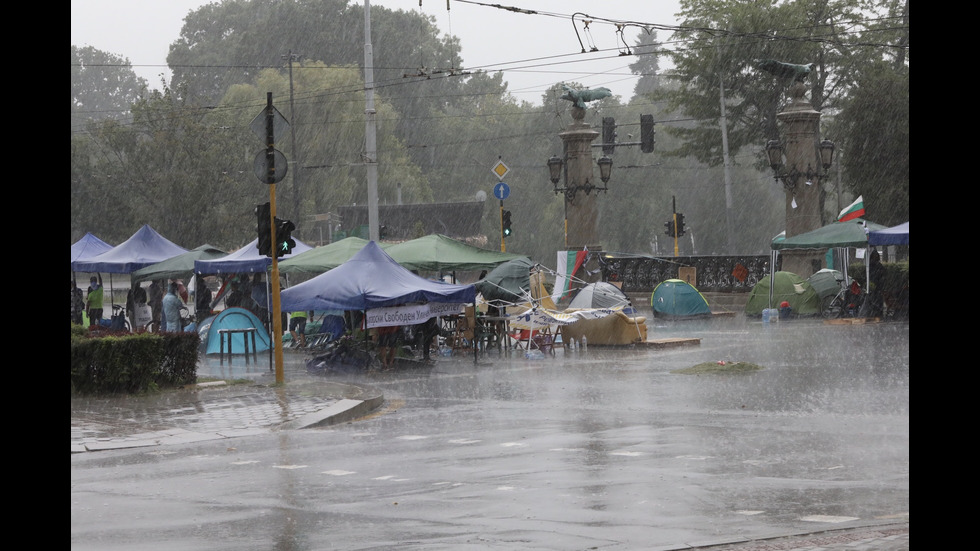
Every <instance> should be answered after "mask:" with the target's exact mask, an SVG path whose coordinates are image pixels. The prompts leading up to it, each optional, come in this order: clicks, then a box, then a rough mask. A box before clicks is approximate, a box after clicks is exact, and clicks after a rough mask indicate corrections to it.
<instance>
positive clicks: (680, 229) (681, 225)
mask: <svg viewBox="0 0 980 551" xmlns="http://www.w3.org/2000/svg"><path fill="white" fill-rule="evenodd" d="M684 230H685V228H684V215H683V214H681V213H679V212H678V213H677V237H680V236H682V235H684Z"/></svg>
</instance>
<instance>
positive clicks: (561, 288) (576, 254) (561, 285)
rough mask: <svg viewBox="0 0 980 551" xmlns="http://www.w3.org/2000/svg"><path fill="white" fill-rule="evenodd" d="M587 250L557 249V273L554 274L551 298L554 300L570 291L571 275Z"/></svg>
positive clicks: (583, 260) (576, 269)
mask: <svg viewBox="0 0 980 551" xmlns="http://www.w3.org/2000/svg"><path fill="white" fill-rule="evenodd" d="M588 254H589V251H587V250H585V251H558V275H557V276H555V288H554V290H553V291H552V292H551V299H552V300H553V301H555V302H558V301H559V300H561V299H563V298H565V297H566V296H568V294H569V293H570V292H571V288H572V277H573V276H574V275H575V272H577V271H578V269H579V268H581V267H582V263H583V262H585V257H586V256H588Z"/></svg>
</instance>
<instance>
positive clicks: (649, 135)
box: [640, 115, 655, 153]
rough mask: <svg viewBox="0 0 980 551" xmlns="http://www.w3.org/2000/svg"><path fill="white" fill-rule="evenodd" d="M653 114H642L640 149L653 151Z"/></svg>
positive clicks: (646, 151) (647, 151)
mask: <svg viewBox="0 0 980 551" xmlns="http://www.w3.org/2000/svg"><path fill="white" fill-rule="evenodd" d="M654 134H655V132H654V130H653V115H640V151H642V152H644V153H653V144H654V141H655V140H654V139H653V136H654Z"/></svg>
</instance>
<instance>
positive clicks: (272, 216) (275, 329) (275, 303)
mask: <svg viewBox="0 0 980 551" xmlns="http://www.w3.org/2000/svg"><path fill="white" fill-rule="evenodd" d="M273 115H274V111H273V109H272V93H271V92H270V93H269V94H268V95H267V100H266V115H265V122H266V143H267V144H268V145H267V148H266V160H267V161H266V162H267V166H268V171H269V173H268V176H267V178H268V183H269V228H270V233H271V234H272V235H271V243H273V247H274V246H275V244H276V243H277V241H276V177H275V175H276V156H275V151H276V147H275V145H276V144H275V141H276V140H275V133H274V132H273V126H274V117H273ZM271 256H272V274H271V277H270V279H272V311H271V312H270V315H271V316H272V334H273V337H272V341H273V344H274V346H275V350H276V358H275V359H276V384H282V383H284V382H285V375H284V373H283V357H282V314H281V313H280V311H281V308H282V307H281V305H280V303H279V258H278V253H277V252H276V251H273V254H272V255H271Z"/></svg>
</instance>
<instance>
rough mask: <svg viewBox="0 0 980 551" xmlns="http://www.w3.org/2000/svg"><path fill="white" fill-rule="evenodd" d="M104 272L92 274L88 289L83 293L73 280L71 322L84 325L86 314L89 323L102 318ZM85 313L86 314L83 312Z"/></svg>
mask: <svg viewBox="0 0 980 551" xmlns="http://www.w3.org/2000/svg"><path fill="white" fill-rule="evenodd" d="M102 298H103V290H102V274H99V275H98V276H92V278H91V280H90V281H89V286H88V289H87V291H86V292H85V293H84V295H83V293H82V290H81V289H79V288H78V284H76V283H75V280H74V279H72V280H71V322H72V323H73V324H75V325H82V324H83V323H84V321H85V319H84V318H85V316H87V317H88V319H89V323H91V324H93V325H95V324H97V323H99V321H98V320H101V319H102ZM83 312H84V313H85V316H83V315H82V313H83Z"/></svg>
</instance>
